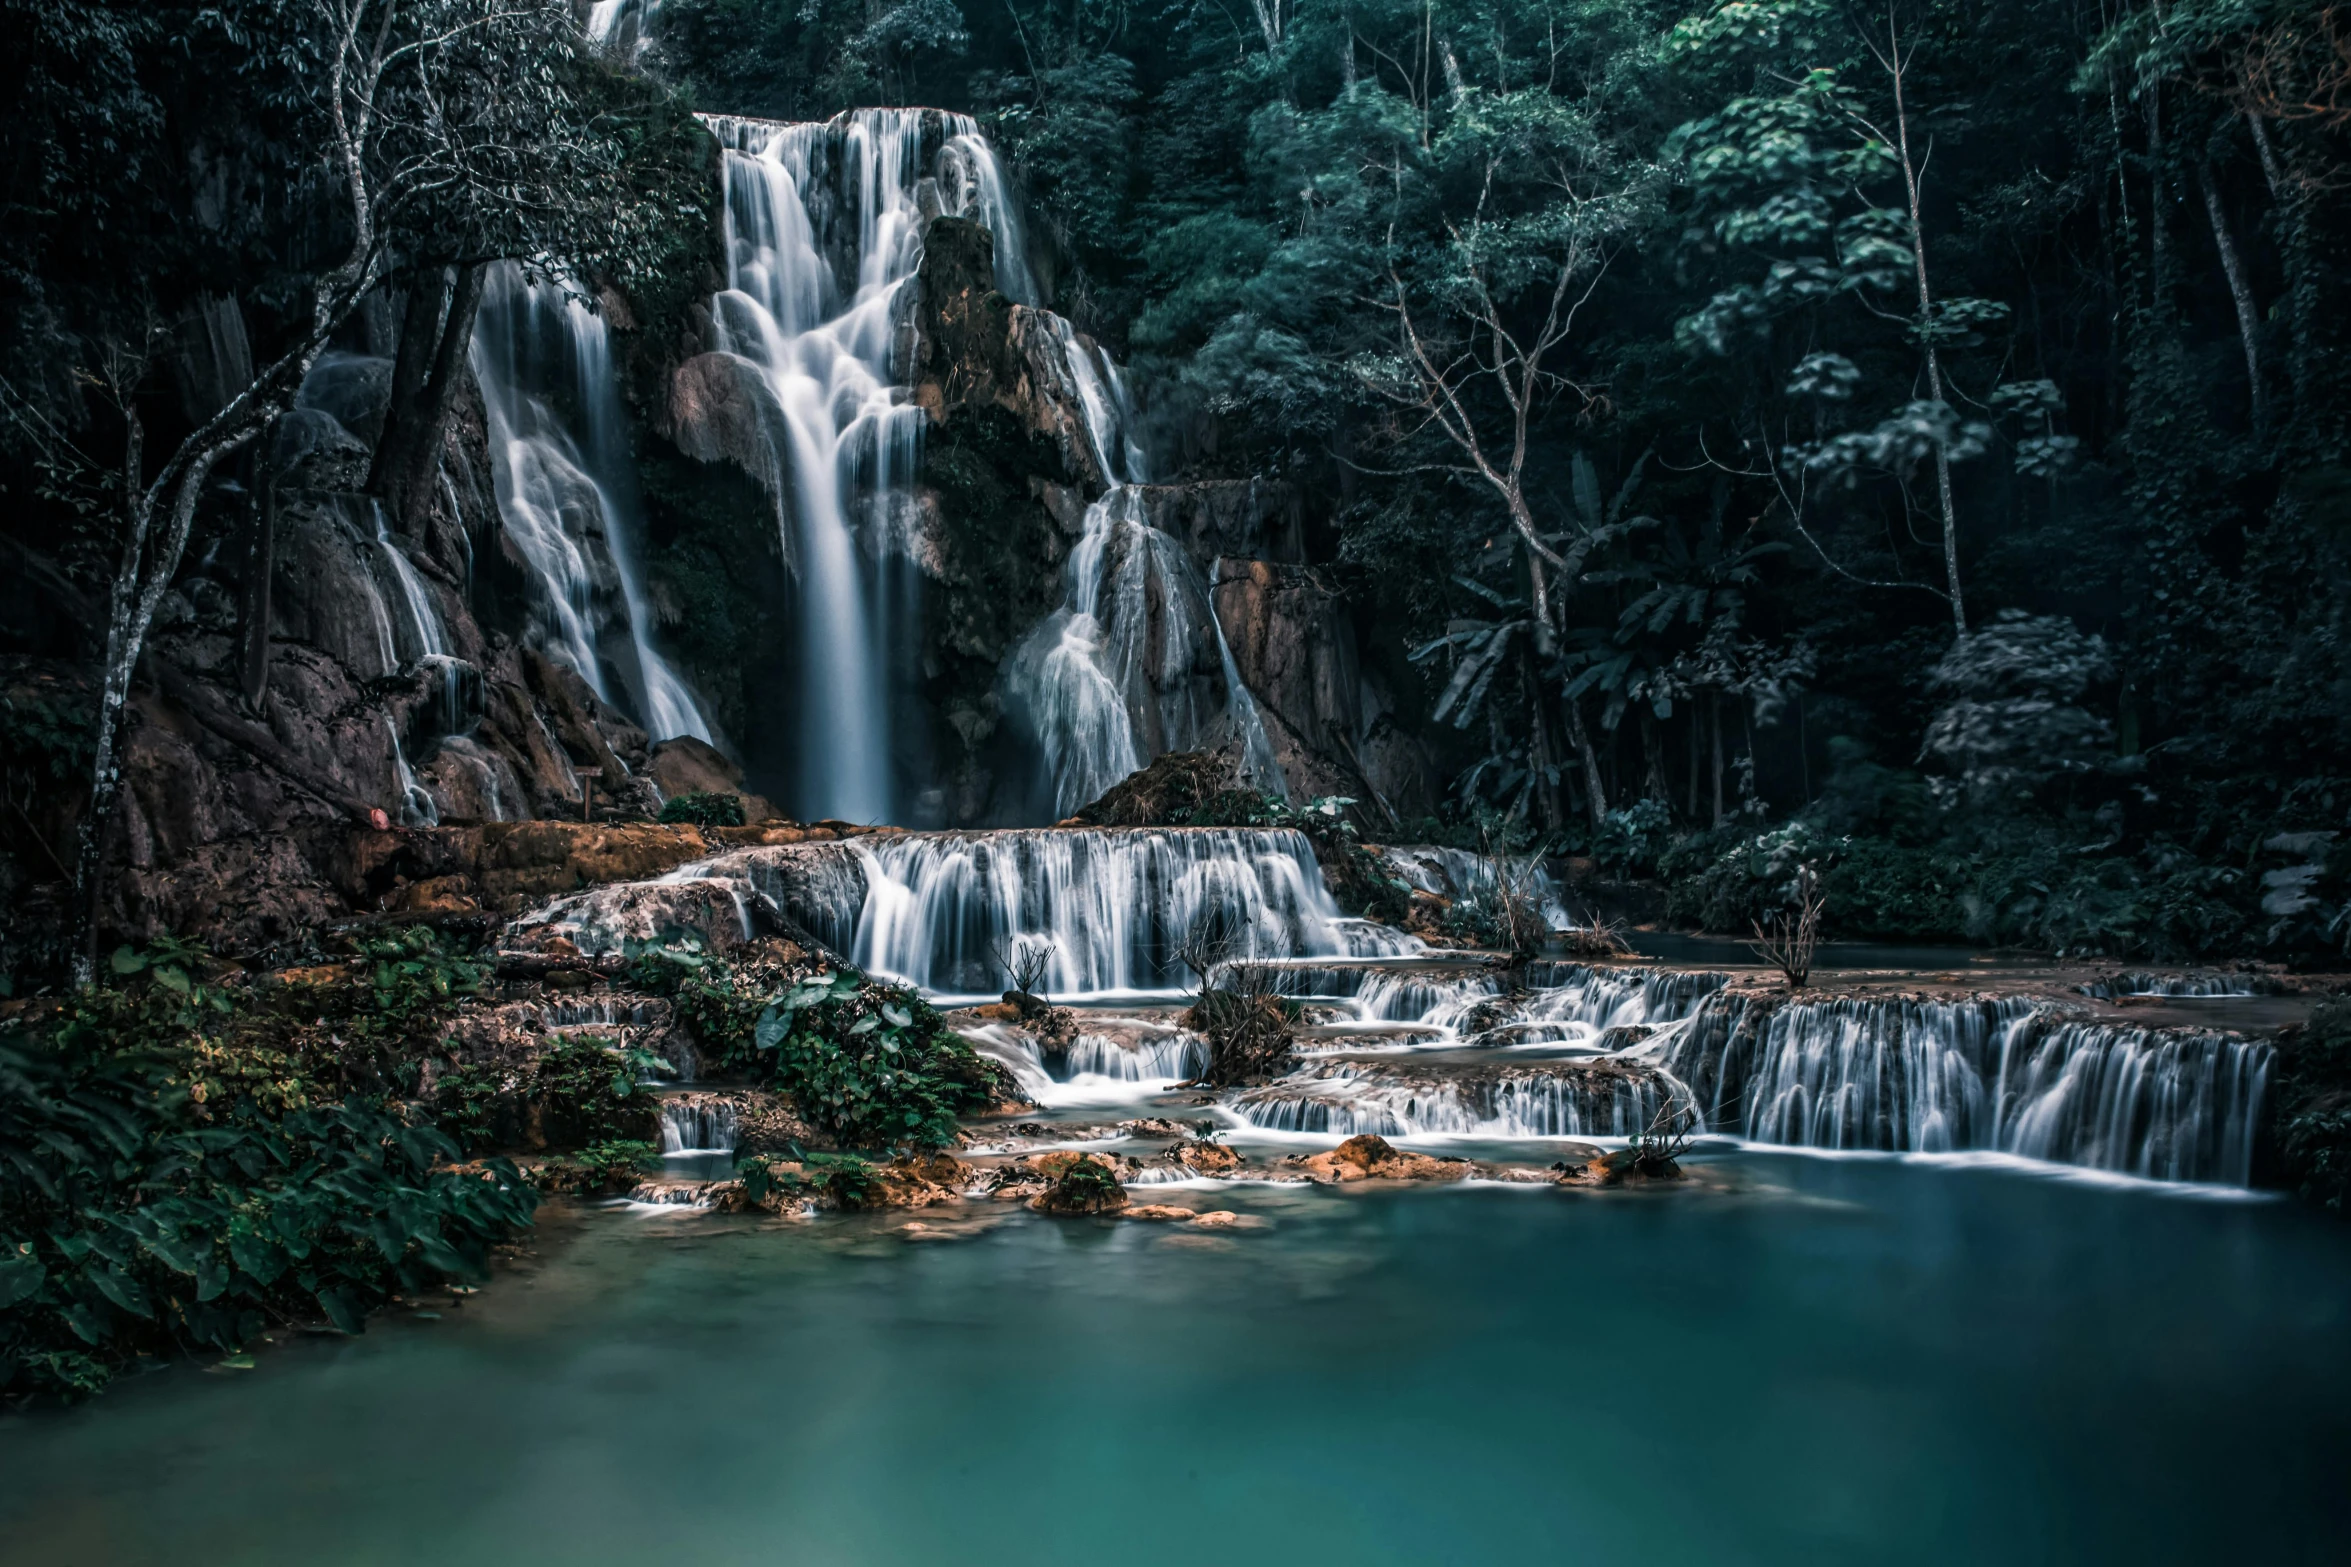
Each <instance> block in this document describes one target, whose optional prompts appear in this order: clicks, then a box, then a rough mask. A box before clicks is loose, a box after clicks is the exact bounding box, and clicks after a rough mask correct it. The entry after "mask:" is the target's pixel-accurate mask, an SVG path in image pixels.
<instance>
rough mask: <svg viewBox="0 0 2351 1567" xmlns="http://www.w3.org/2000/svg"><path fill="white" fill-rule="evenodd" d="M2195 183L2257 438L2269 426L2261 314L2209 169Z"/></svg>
mask: <svg viewBox="0 0 2351 1567" xmlns="http://www.w3.org/2000/svg"><path fill="white" fill-rule="evenodd" d="M2196 184H2197V186H2198V187H2199V188H2200V189H2201V190H2202V192H2203V195H2204V216H2205V218H2206V219H2207V221H2209V222H2210V223H2211V224H2212V243H2213V245H2214V247H2215V248H2216V249H2218V250H2219V251H2220V270H2221V275H2222V276H2223V277H2225V278H2227V279H2228V284H2229V299H2230V302H2231V303H2233V304H2234V305H2235V306H2236V307H2237V335H2238V336H2239V337H2240V338H2242V339H2243V340H2244V344H2245V385H2246V387H2247V388H2248V389H2249V391H2250V394H2251V397H2252V407H2253V434H2254V436H2255V437H2256V438H2259V437H2260V436H2261V435H2262V434H2264V433H2265V432H2266V430H2267V429H2268V426H2269V409H2268V404H2267V400H2266V399H2265V398H2264V397H2263V396H2262V387H2261V314H2260V312H2259V311H2258V310H2257V309H2256V308H2255V307H2254V304H2253V286H2252V285H2251V284H2250V283H2248V282H2247V281H2246V279H2245V264H2244V262H2243V260H2242V259H2240V258H2239V256H2238V255H2237V242H2236V239H2235V237H2234V236H2233V235H2231V234H2230V232H2229V215H2228V213H2227V211H2226V210H2225V209H2224V208H2223V207H2222V206H2221V204H2220V189H2219V187H2218V186H2217V185H2215V184H2214V183H2213V179H2212V170H2211V169H2210V168H2208V167H2207V166H2206V165H2204V164H2202V163H2198V164H2197V165H2196Z"/></svg>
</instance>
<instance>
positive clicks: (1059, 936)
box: [829, 827, 1419, 997]
mask: <svg viewBox="0 0 2351 1567" xmlns="http://www.w3.org/2000/svg"><path fill="white" fill-rule="evenodd" d="M851 852H853V853H854V855H855V856H856V859H857V862H858V865H859V868H860V869H861V870H862V872H863V876H862V878H861V882H862V885H861V887H860V889H859V891H860V898H859V903H858V906H857V908H856V909H855V911H854V913H853V915H852V916H851V917H850V918H847V919H844V918H843V916H844V915H846V914H849V913H850V911H848V910H842V909H836V910H834V911H832V912H831V914H830V918H829V923H830V926H831V929H832V931H833V932H834V933H836V934H837V935H839V936H840V937H842V938H843V939H842V940H841V941H840V943H839V944H840V945H841V947H842V948H843V950H844V951H846V952H848V953H849V955H850V956H851V958H852V960H853V961H855V962H857V963H858V964H860V965H862V966H864V967H866V968H870V969H872V970H873V971H875V972H877V973H883V974H889V975H892V976H894V977H896V978H899V979H902V980H905V981H907V982H908V983H910V984H914V985H918V986H920V987H922V988H923V989H924V990H926V991H931V992H934V993H939V994H947V995H967V996H974V995H993V994H995V993H997V992H999V991H1001V990H1002V989H1003V988H1004V984H1005V978H1004V974H1003V971H1002V967H1001V964H1000V961H999V955H1000V954H1001V955H1006V956H1008V955H1010V954H1011V953H1012V951H1013V950H1014V949H1015V948H1016V947H1019V946H1023V945H1035V944H1039V943H1042V944H1045V945H1047V946H1048V947H1049V948H1050V950H1051V961H1050V966H1049V968H1048V970H1047V973H1046V977H1045V981H1044V984H1045V986H1046V989H1047V992H1048V993H1049V994H1051V995H1054V996H1056V997H1074V996H1099V995H1109V994H1117V993H1121V992H1136V991H1156V992H1161V993H1172V992H1175V991H1177V990H1180V989H1181V988H1182V987H1183V986H1185V985H1186V984H1188V983H1189V982H1190V976H1189V975H1188V974H1187V973H1186V972H1185V970H1184V967H1183V964H1182V963H1181V962H1180V961H1179V960H1178V958H1177V956H1176V949H1177V947H1178V945H1179V944H1180V943H1181V942H1182V940H1183V938H1184V937H1185V935H1186V934H1187V933H1189V932H1190V931H1191V930H1193V929H1194V928H1195V926H1197V925H1198V924H1200V923H1201V922H1203V921H1221V922H1223V923H1225V924H1226V925H1227V926H1228V928H1229V929H1230V931H1231V932H1232V935H1233V938H1234V940H1233V946H1234V953H1233V955H1234V956H1235V957H1236V958H1241V959H1248V958H1277V957H1295V956H1301V955H1303V956H1323V957H1334V958H1340V957H1362V956H1372V955H1377V954H1381V953H1395V952H1400V951H1407V950H1416V949H1417V948H1418V946H1419V943H1418V942H1416V941H1414V940H1413V939H1412V938H1410V937H1407V936H1403V935H1401V934H1400V933H1398V932H1395V931H1390V930H1386V929H1385V928H1383V927H1380V926H1374V925H1367V924H1365V923H1364V922H1362V921H1359V920H1349V919H1347V918H1345V917H1344V916H1343V915H1341V914H1340V912H1339V908H1338V905H1337V904H1336V903H1334V902H1333V901H1332V899H1331V895H1330V891H1329V889H1328V888H1326V887H1325V886H1324V885H1323V880H1322V871H1321V867H1319V866H1318V865H1317V864H1316V863H1315V860H1314V849H1313V847H1312V845H1310V844H1309V843H1308V842H1307V841H1306V839H1305V837H1304V835H1302V834H1300V833H1296V832H1291V831H1265V830H1259V829H1250V828H1222V827H1191V828H1166V829H1123V830H1112V831H1070V830H1066V829H1064V830H1045V831H1036V832H1017V831H1015V832H995V833H909V834H905V835H903V836H897V837H891V838H877V839H871V840H866V841H863V842H860V843H858V844H857V845H855V846H854V848H853V850H852V851H851Z"/></svg>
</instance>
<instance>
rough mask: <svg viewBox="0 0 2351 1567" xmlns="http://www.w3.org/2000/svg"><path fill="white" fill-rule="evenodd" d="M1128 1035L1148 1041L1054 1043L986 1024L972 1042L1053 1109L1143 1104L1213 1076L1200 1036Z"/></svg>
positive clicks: (1099, 1038)
mask: <svg viewBox="0 0 2351 1567" xmlns="http://www.w3.org/2000/svg"><path fill="white" fill-rule="evenodd" d="M1125 1030H1126V1032H1128V1033H1130V1034H1133V1033H1136V1032H1138V1030H1139V1031H1140V1033H1141V1036H1142V1037H1139V1038H1132V1039H1116V1038H1111V1037H1109V1036H1107V1035H1104V1034H1100V1033H1091V1032H1080V1033H1079V1034H1078V1035H1076V1037H1074V1038H1072V1039H1070V1040H1069V1041H1068V1042H1067V1043H1065V1044H1061V1045H1048V1044H1045V1043H1044V1042H1042V1041H1040V1040H1039V1039H1038V1038H1037V1037H1036V1036H1035V1035H1034V1034H1031V1033H1029V1032H1027V1031H1026V1030H1024V1029H1019V1028H1013V1027H1010V1026H1009V1025H1006V1024H1002V1023H988V1024H983V1025H982V1026H980V1027H978V1028H975V1029H972V1030H970V1031H969V1034H968V1036H967V1037H969V1038H970V1040H971V1042H972V1043H973V1044H974V1045H976V1046H978V1047H979V1048H980V1049H981V1050H983V1051H985V1052H986V1053H987V1054H989V1055H991V1056H994V1057H995V1058H996V1059H997V1060H999V1061H1001V1062H1003V1063H1004V1064H1005V1065H1006V1066H1007V1067H1010V1068H1011V1069H1012V1075H1013V1078H1014V1079H1015V1080H1016V1081H1017V1082H1018V1083H1019V1084H1020V1088H1021V1092H1022V1093H1023V1094H1025V1095H1027V1096H1028V1098H1029V1099H1030V1100H1032V1101H1033V1102H1035V1103H1037V1104H1040V1105H1043V1106H1046V1107H1047V1108H1051V1109H1058V1108H1066V1107H1074V1106H1082V1105H1096V1106H1099V1105H1125V1104H1140V1103H1142V1102H1143V1101H1145V1100H1147V1099H1149V1098H1151V1097H1152V1096H1154V1095H1156V1094H1161V1093H1164V1092H1166V1091H1167V1090H1168V1089H1169V1088H1172V1087H1173V1086H1175V1085H1176V1084H1178V1083H1181V1082H1185V1081H1188V1080H1189V1079H1191V1078H1193V1077H1196V1076H1198V1075H1199V1074H1200V1073H1201V1072H1203V1071H1205V1070H1207V1067H1208V1047H1207V1045H1206V1044H1205V1043H1204V1042H1203V1041H1202V1040H1201V1038H1200V1036H1199V1035H1197V1034H1194V1033H1190V1032H1188V1031H1186V1030H1184V1029H1180V1028H1176V1027H1173V1026H1167V1025H1151V1026H1144V1025H1136V1024H1131V1023H1130V1024H1127V1025H1125Z"/></svg>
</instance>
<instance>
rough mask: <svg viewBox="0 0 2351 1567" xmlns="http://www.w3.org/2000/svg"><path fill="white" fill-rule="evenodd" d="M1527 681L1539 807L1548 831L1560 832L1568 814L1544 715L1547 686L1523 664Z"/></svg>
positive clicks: (1557, 765)
mask: <svg viewBox="0 0 2351 1567" xmlns="http://www.w3.org/2000/svg"><path fill="white" fill-rule="evenodd" d="M1521 672H1522V675H1523V677H1524V679H1525V682H1526V694H1527V731H1528V749H1529V750H1530V751H1531V752H1532V755H1531V757H1530V758H1529V759H1530V760H1531V761H1532V762H1533V764H1534V769H1535V807H1536V809H1537V810H1539V811H1540V812H1541V813H1542V816H1543V828H1544V830H1545V831H1546V832H1557V831H1558V830H1559V829H1560V828H1561V827H1563V826H1565V825H1566V823H1567V811H1566V807H1565V804H1564V802H1563V801H1562V800H1561V799H1560V788H1559V759H1558V754H1557V753H1556V752H1555V751H1554V750H1553V748H1552V745H1551V723H1550V720H1549V719H1547V718H1546V717H1545V716H1544V714H1543V683H1542V681H1540V680H1539V679H1537V678H1536V677H1535V674H1534V671H1533V670H1532V669H1531V668H1528V667H1527V666H1525V665H1521Z"/></svg>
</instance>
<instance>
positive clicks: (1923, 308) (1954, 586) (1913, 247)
mask: <svg viewBox="0 0 2351 1567" xmlns="http://www.w3.org/2000/svg"><path fill="white" fill-rule="evenodd" d="M1886 45H1887V48H1888V50H1889V53H1888V54H1887V55H1886V60H1887V66H1886V71H1887V74H1888V75H1889V76H1891V77H1892V78H1893V82H1894V128H1895V132H1896V135H1897V138H1898V139H1899V141H1900V142H1901V152H1902V186H1903V192H1904V194H1905V195H1906V196H1907V197H1908V198H1909V202H1910V259H1911V265H1912V268H1913V270H1914V271H1915V272H1916V274H1917V279H1918V326H1919V331H1920V333H1921V335H1923V336H1924V337H1925V339H1926V350H1927V391H1928V393H1929V395H1931V396H1932V397H1933V398H1934V400H1935V401H1936V402H1938V403H1941V402H1943V401H1945V399H1944V396H1943V359H1942V355H1941V354H1940V353H1939V352H1938V351H1937V350H1936V348H1935V339H1934V327H1935V314H1934V311H1935V300H1934V295H1933V293H1932V292H1931V291H1930V290H1929V288H1928V286H1927V231H1926V219H1925V215H1924V213H1923V211H1922V210H1921V204H1920V201H1919V184H1918V164H1917V161H1916V160H1915V159H1914V158H1912V156H1911V153H1910V105H1909V102H1908V101H1907V100H1906V99H1905V98H1904V97H1903V92H1902V87H1903V80H1902V79H1903V76H1904V74H1905V73H1906V72H1907V71H1908V69H1909V62H1908V61H1906V60H1905V59H1904V58H1903V56H1902V46H1901V40H1900V39H1899V37H1898V36H1897V35H1896V34H1895V33H1894V30H1893V23H1892V19H1891V13H1889V16H1888V21H1887V29H1886ZM1935 496H1936V499H1937V500H1938V501H1939V502H1940V503H1941V506H1942V512H1943V575H1944V579H1945V581H1946V582H1947V583H1948V584H1949V590H1950V597H1951V620H1952V623H1953V624H1954V625H1956V626H1957V627H1958V628H1959V634H1960V635H1961V636H1965V635H1966V634H1967V601H1966V599H1965V598H1964V597H1962V596H1961V594H1960V591H1959V514H1958V509H1957V507H1956V506H1955V505H1954V504H1953V502H1952V498H1951V452H1950V449H1949V448H1948V446H1946V445H1945V444H1944V443H1943V442H1940V441H1938V442H1936V443H1935ZM1719 815H1720V812H1719V811H1718V812H1717V816H1718V818H1719Z"/></svg>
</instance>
